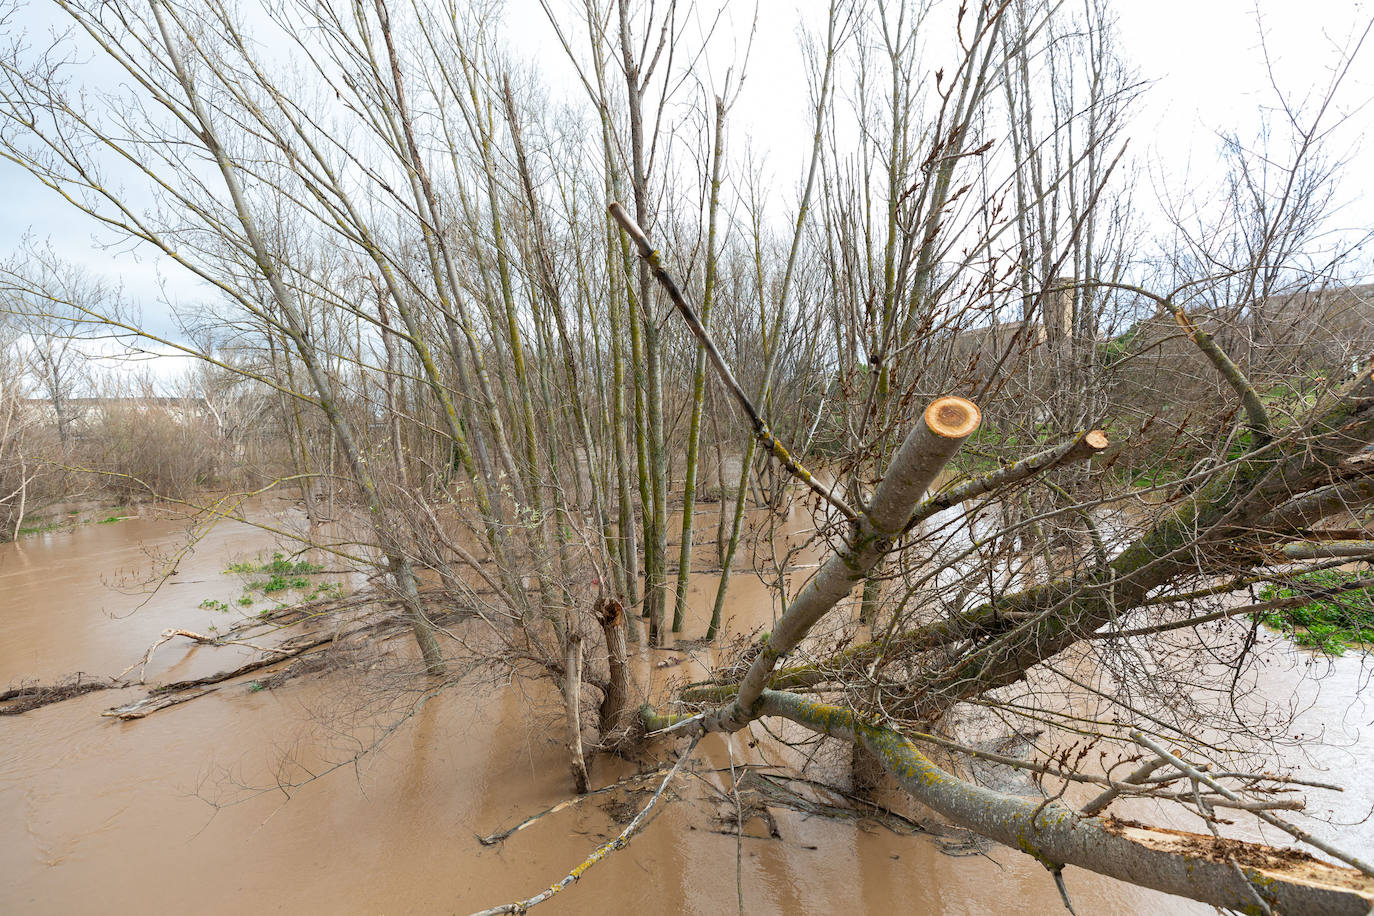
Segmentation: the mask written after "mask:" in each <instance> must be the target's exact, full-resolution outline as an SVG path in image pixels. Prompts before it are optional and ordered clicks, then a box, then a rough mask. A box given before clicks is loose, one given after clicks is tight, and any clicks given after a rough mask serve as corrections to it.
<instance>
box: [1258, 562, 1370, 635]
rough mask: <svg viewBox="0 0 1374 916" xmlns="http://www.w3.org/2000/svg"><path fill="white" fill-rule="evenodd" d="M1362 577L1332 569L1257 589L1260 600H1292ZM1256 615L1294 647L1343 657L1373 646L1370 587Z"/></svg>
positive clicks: (1364, 575)
mask: <svg viewBox="0 0 1374 916" xmlns="http://www.w3.org/2000/svg"><path fill="white" fill-rule="evenodd" d="M1363 578H1368V573H1353V572H1343V571H1340V570H1335V569H1327V570H1321V571H1318V572H1310V573H1303V574H1302V575H1300V576H1297V577H1295V578H1294V579H1293V581H1292V583H1291V584H1288V585H1266V586H1265V587H1264V588H1263V589H1261V590H1260V600H1262V601H1274V600H1277V599H1281V598H1296V597H1300V596H1302V595H1305V594H1310V593H1311V592H1312V591H1313V590H1315V589H1330V588H1339V587H1341V586H1343V585H1348V584H1349V583H1351V582H1353V581H1356V580H1358V579H1363ZM1258 616H1259V619H1260V621H1261V622H1262V623H1264V625H1265V626H1268V627H1272V628H1273V629H1275V630H1278V631H1279V632H1281V633H1283V634H1284V635H1285V636H1287V637H1288V638H1290V639H1292V640H1293V641H1294V642H1296V643H1297V644H1298V645H1300V646H1304V647H1306V648H1308V649H1315V650H1317V651H1318V652H1322V653H1324V654H1326V655H1344V654H1345V652H1346V650H1347V649H1350V648H1362V647H1364V646H1367V645H1370V644H1374V588H1363V589H1358V590H1355V591H1349V592H1345V593H1343V594H1340V595H1331V596H1329V597H1325V598H1317V599H1315V600H1314V601H1313V602H1312V603H1311V604H1303V605H1299V606H1298V607H1291V608H1285V609H1283V610H1278V611H1270V612H1269V613H1267V614H1261V615H1258Z"/></svg>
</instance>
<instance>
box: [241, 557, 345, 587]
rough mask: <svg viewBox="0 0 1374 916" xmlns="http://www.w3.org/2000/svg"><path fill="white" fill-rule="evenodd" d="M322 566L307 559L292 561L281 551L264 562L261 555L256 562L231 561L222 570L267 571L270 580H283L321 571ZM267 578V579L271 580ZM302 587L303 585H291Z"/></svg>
mask: <svg viewBox="0 0 1374 916" xmlns="http://www.w3.org/2000/svg"><path fill="white" fill-rule="evenodd" d="M323 571H324V567H323V566H321V565H319V564H318V563H311V562H309V561H308V560H296V561H294V562H293V561H292V560H289V559H287V557H286V556H285V555H284V554H282V553H274V554H272V559H271V560H268V561H266V562H264V561H263V560H262V558H261V557H259V558H258V562H256V563H231V564H229V565H228V566H227V567H225V569H224V572H225V573H226V574H228V573H237V574H240V575H254V574H256V573H267V574H268V575H270V576H271V577H272V580H276V579H278V578H280V579H283V580H285V579H286V577H288V576H302V575H310V574H311V573H317V572H323ZM272 580H269V581H272ZM293 587H295V588H304V586H293Z"/></svg>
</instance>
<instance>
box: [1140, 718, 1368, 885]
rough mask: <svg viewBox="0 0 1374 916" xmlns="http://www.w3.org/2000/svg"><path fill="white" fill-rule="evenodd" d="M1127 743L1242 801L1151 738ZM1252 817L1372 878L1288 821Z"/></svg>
mask: <svg viewBox="0 0 1374 916" xmlns="http://www.w3.org/2000/svg"><path fill="white" fill-rule="evenodd" d="M1131 740H1132V741H1134V742H1135V743H1136V744H1139V745H1141V746H1142V747H1147V748H1149V749H1150V750H1152V751H1154V752H1155V753H1156V754H1158V755H1159V756H1160V757H1163V758H1164V759H1165V760H1167V761H1168V762H1169V763H1172V764H1173V765H1174V766H1175V767H1177V768H1178V769H1179V772H1182V773H1186V774H1187V775H1188V777H1189V778H1190V779H1194V780H1197V781H1198V782H1202V783H1206V784H1207V785H1209V786H1211V787H1212V788H1213V789H1215V790H1216V791H1217V792H1218V793H1220V794H1221V795H1223V796H1225V797H1226V798H1229V799H1231V800H1232V801H1243V799H1241V798H1240V796H1238V795H1236V794H1235V793H1234V792H1232V791H1231V790H1230V789H1228V788H1226V787H1225V786H1223V785H1222V784H1221V783H1219V782H1217V781H1216V780H1215V779H1213V778H1212V777H1210V776H1208V775H1207V774H1206V773H1204V772H1202V771H1201V770H1199V769H1198V768H1197V767H1194V766H1192V765H1190V764H1188V763H1185V762H1184V761H1182V760H1180V759H1179V758H1177V757H1175V756H1174V755H1173V754H1171V753H1169V751H1167V750H1165V748H1164V747H1163V746H1162V745H1161V744H1159V743H1158V742H1157V741H1155V740H1154V739H1153V738H1150V737H1149V736H1147V735H1145V734H1142V733H1141V732H1139V731H1133V732H1131ZM1254 815H1255V817H1257V818H1259V819H1260V820H1262V821H1264V822H1265V823H1267V824H1273V825H1274V826H1275V827H1277V828H1279V829H1280V830H1282V831H1283V832H1284V833H1287V834H1288V835H1289V836H1292V837H1294V838H1295V839H1298V840H1301V841H1302V842H1304V843H1307V844H1308V845H1309V846H1313V847H1315V848H1317V849H1320V850H1321V851H1322V852H1324V853H1326V854H1327V855H1331V856H1335V857H1336V858H1338V859H1340V860H1341V861H1342V862H1344V863H1346V864H1347V865H1353V866H1354V867H1356V868H1358V869H1359V870H1360V871H1362V872H1364V873H1365V874H1366V875H1374V869H1371V867H1370V866H1369V865H1367V864H1366V863H1365V862H1364V860H1362V859H1360V858H1359V857H1358V856H1352V855H1351V854H1350V853H1348V852H1342V851H1341V850H1339V849H1337V848H1336V847H1335V846H1332V845H1331V844H1330V843H1327V842H1326V841H1324V840H1321V839H1318V838H1317V837H1314V836H1313V835H1312V834H1310V833H1308V832H1307V831H1306V830H1303V829H1302V828H1301V827H1299V826H1297V825H1296V824H1290V823H1288V821H1285V820H1283V819H1282V818H1278V817H1275V816H1274V815H1272V814H1270V813H1269V812H1267V811H1255V812H1254Z"/></svg>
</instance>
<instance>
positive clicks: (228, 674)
mask: <svg viewBox="0 0 1374 916" xmlns="http://www.w3.org/2000/svg"><path fill="white" fill-rule="evenodd" d="M334 639H335V637H334V635H333V634H330V635H328V636H320V637H316V638H314V639H311V640H309V641H307V642H305V643H303V644H301V645H298V646H295V647H293V648H291V649H273V650H272V652H273V654H272V655H271V656H269V657H267V658H259V659H255V660H253V661H250V662H245V663H244V664H242V665H239V666H238V667H237V668H231V669H229V670H227V671H218V672H216V673H214V674H209V675H206V676H205V677H198V678H191V679H189V680H184V681H173V682H172V683H170V684H163V685H161V686H159V687H154V688H153V689H152V690H151V691H149V692H148V695H147V696H146V697H143V698H142V699H139V700H134V701H133V702H132V703H125V704H124V705H122V706H116V707H114V708H113V709H107V710H105V711H104V712H103V713H101V715H102V716H108V717H112V718H117V719H142V718H143V717H144V716H146V715H148V714H150V713H154V712H157V711H158V710H159V709H166V708H167V707H168V706H176V705H178V704H181V703H185V702H187V701H189V700H194V699H196V698H197V697H203V696H205V695H206V694H207V693H213V692H214V690H217V689H218V688H212V689H210V690H199V691H197V692H195V693H190V694H188V693H187V691H192V690H196V689H197V688H200V687H210V686H211V685H214V684H221V683H223V682H225V681H231V680H233V679H234V678H236V677H242V676H243V675H245V674H249V673H250V672H253V671H259V670H261V669H263V668H269V667H271V666H273V665H277V664H280V663H281V662H283V661H285V660H286V659H289V658H296V657H297V656H300V655H303V654H304V653H306V652H309V651H310V650H312V649H317V648H319V647H320V646H322V645H324V644H325V643H329V642H333V641H334Z"/></svg>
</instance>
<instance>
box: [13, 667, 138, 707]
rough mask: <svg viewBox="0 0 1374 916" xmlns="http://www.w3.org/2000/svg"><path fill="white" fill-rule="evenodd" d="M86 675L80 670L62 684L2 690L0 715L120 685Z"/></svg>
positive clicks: (22, 686)
mask: <svg viewBox="0 0 1374 916" xmlns="http://www.w3.org/2000/svg"><path fill="white" fill-rule="evenodd" d="M84 677H86V674H85V673H84V672H80V671H78V672H77V673H76V674H75V675H74V676H73V677H72V678H68V679H67V680H65V681H63V682H62V683H60V684H38V683H33V684H21V685H20V686H18V687H13V688H11V689H9V690H6V691H4V692H0V716H17V715H19V714H20V713H24V712H29V711H30V710H33V709H39V708H41V707H44V706H47V705H48V704H50V703H60V702H61V701H63V700H71V699H74V698H76V697H80V696H85V695H86V694H88V693H94V692H95V691H97V690H109V689H110V688H111V687H118V686H120V685H119V684H117V683H115V682H114V681H105V680H82V678H84Z"/></svg>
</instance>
